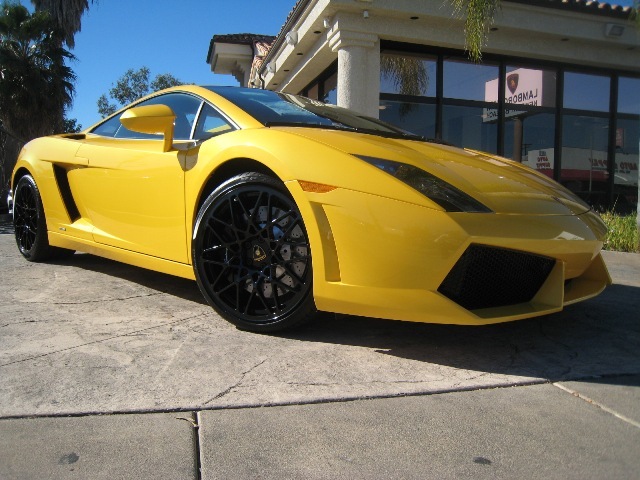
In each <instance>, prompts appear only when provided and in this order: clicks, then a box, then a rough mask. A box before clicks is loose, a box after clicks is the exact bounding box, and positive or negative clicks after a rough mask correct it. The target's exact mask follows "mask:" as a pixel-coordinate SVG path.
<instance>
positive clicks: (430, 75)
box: [380, 53, 437, 97]
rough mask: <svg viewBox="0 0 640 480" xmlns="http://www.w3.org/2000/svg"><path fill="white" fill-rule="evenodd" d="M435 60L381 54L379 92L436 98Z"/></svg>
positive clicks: (406, 55) (405, 55)
mask: <svg viewBox="0 0 640 480" xmlns="http://www.w3.org/2000/svg"><path fill="white" fill-rule="evenodd" d="M436 67H437V62H436V60H435V59H430V58H424V57H418V56H411V55H408V54H388V53H383V54H382V56H381V57H380V92H381V93H392V94H398V95H411V96H426V97H435V96H436Z"/></svg>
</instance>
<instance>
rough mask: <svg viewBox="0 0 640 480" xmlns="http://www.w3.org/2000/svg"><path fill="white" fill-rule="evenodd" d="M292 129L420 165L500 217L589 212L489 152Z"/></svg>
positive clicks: (354, 150) (350, 150) (548, 182)
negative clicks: (503, 214)
mask: <svg viewBox="0 0 640 480" xmlns="http://www.w3.org/2000/svg"><path fill="white" fill-rule="evenodd" d="M287 130H289V131H290V132H291V133H296V134H297V135H302V136H304V137H307V138H309V139H310V140H314V141H317V142H320V143H323V144H325V145H327V146H331V147H333V148H336V149H338V150H340V151H342V152H344V153H347V154H351V155H356V156H367V157H375V158H381V159H385V160H392V161H396V162H402V163H407V164H410V165H413V166H416V167H418V168H421V169H422V170H425V171H427V172H429V173H431V174H433V175H435V176H437V177H439V178H441V179H442V180H445V181H447V182H449V183H450V184H452V185H454V186H456V187H457V188H459V189H460V190H462V191H464V192H466V193H467V194H469V195H471V196H472V197H474V198H475V199H476V200H478V201H480V202H482V203H483V204H485V205H486V206H487V207H489V208H491V210H493V211H494V212H496V213H505V214H539V215H579V214H582V213H585V212H587V211H589V210H590V207H589V206H588V205H587V204H585V203H584V202H583V201H582V200H580V199H579V198H578V197H576V196H575V195H574V194H573V193H572V192H570V191H569V190H567V189H566V188H564V187H562V186H561V185H560V184H558V183H556V182H555V181H553V180H552V179H550V178H548V177H547V176H545V175H542V174H540V173H538V172H536V171H535V170H533V169H531V168H529V167H527V166H525V165H522V164H520V163H517V162H514V161H511V160H507V159H505V158H502V157H498V156H494V155H490V154H487V153H483V152H477V151H473V150H463V149H460V148H456V147H452V146H447V145H440V144H435V143H429V142H421V141H416V140H398V139H393V138H385V137H380V136H376V135H368V134H361V133H354V132H345V131H339V130H323V129H311V128H291V129H289V128H287Z"/></svg>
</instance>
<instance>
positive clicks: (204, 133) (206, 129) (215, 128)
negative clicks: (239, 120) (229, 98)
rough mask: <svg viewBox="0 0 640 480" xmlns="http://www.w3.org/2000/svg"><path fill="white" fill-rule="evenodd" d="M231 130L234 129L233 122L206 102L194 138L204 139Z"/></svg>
mask: <svg viewBox="0 0 640 480" xmlns="http://www.w3.org/2000/svg"><path fill="white" fill-rule="evenodd" d="M231 130H233V127H232V126H231V124H230V123H229V122H227V120H225V119H224V117H223V116H222V115H221V114H220V113H218V111H217V110H216V109H215V108H213V107H212V106H211V105H209V104H208V103H205V104H204V106H203V107H202V112H200V117H199V118H198V123H197V125H196V131H195V133H194V134H193V138H194V139H196V140H204V139H207V138H211V137H215V136H216V135H220V134H222V133H226V132H229V131H231Z"/></svg>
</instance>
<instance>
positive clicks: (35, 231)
mask: <svg viewBox="0 0 640 480" xmlns="http://www.w3.org/2000/svg"><path fill="white" fill-rule="evenodd" d="M13 229H14V232H15V237H16V244H17V245H18V249H19V250H20V253H21V254H22V255H23V256H24V258H26V259H27V260H29V261H30V262H41V261H43V260H46V259H48V258H51V257H64V256H68V255H72V254H73V250H67V249H65V248H57V247H52V246H50V245H49V238H48V236H47V221H46V219H45V216H44V208H43V206H42V199H41V198H40V191H39V190H38V186H37V185H36V182H35V181H34V180H33V177H31V175H25V176H23V177H21V178H20V180H18V183H17V184H16V188H15V192H14V195H13Z"/></svg>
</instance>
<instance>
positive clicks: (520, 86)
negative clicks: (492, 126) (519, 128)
mask: <svg viewBox="0 0 640 480" xmlns="http://www.w3.org/2000/svg"><path fill="white" fill-rule="evenodd" d="M545 73H547V72H545V71H543V70H531V69H528V68H519V69H517V70H514V71H512V72H509V73H507V76H506V77H505V92H504V93H505V95H504V102H505V104H517V105H533V106H542V105H544V103H543V94H544V93H545V89H544V78H543V76H544V74H545ZM498 86H499V85H498V79H497V78H495V79H493V80H490V81H488V82H486V83H485V84H484V100H485V102H496V103H497V102H498ZM522 113H523V112H522V110H509V109H505V118H508V117H515V116H517V115H520V114H522ZM482 120H483V121H484V122H495V121H496V120H498V109H496V108H485V109H484V111H483V116H482Z"/></svg>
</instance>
